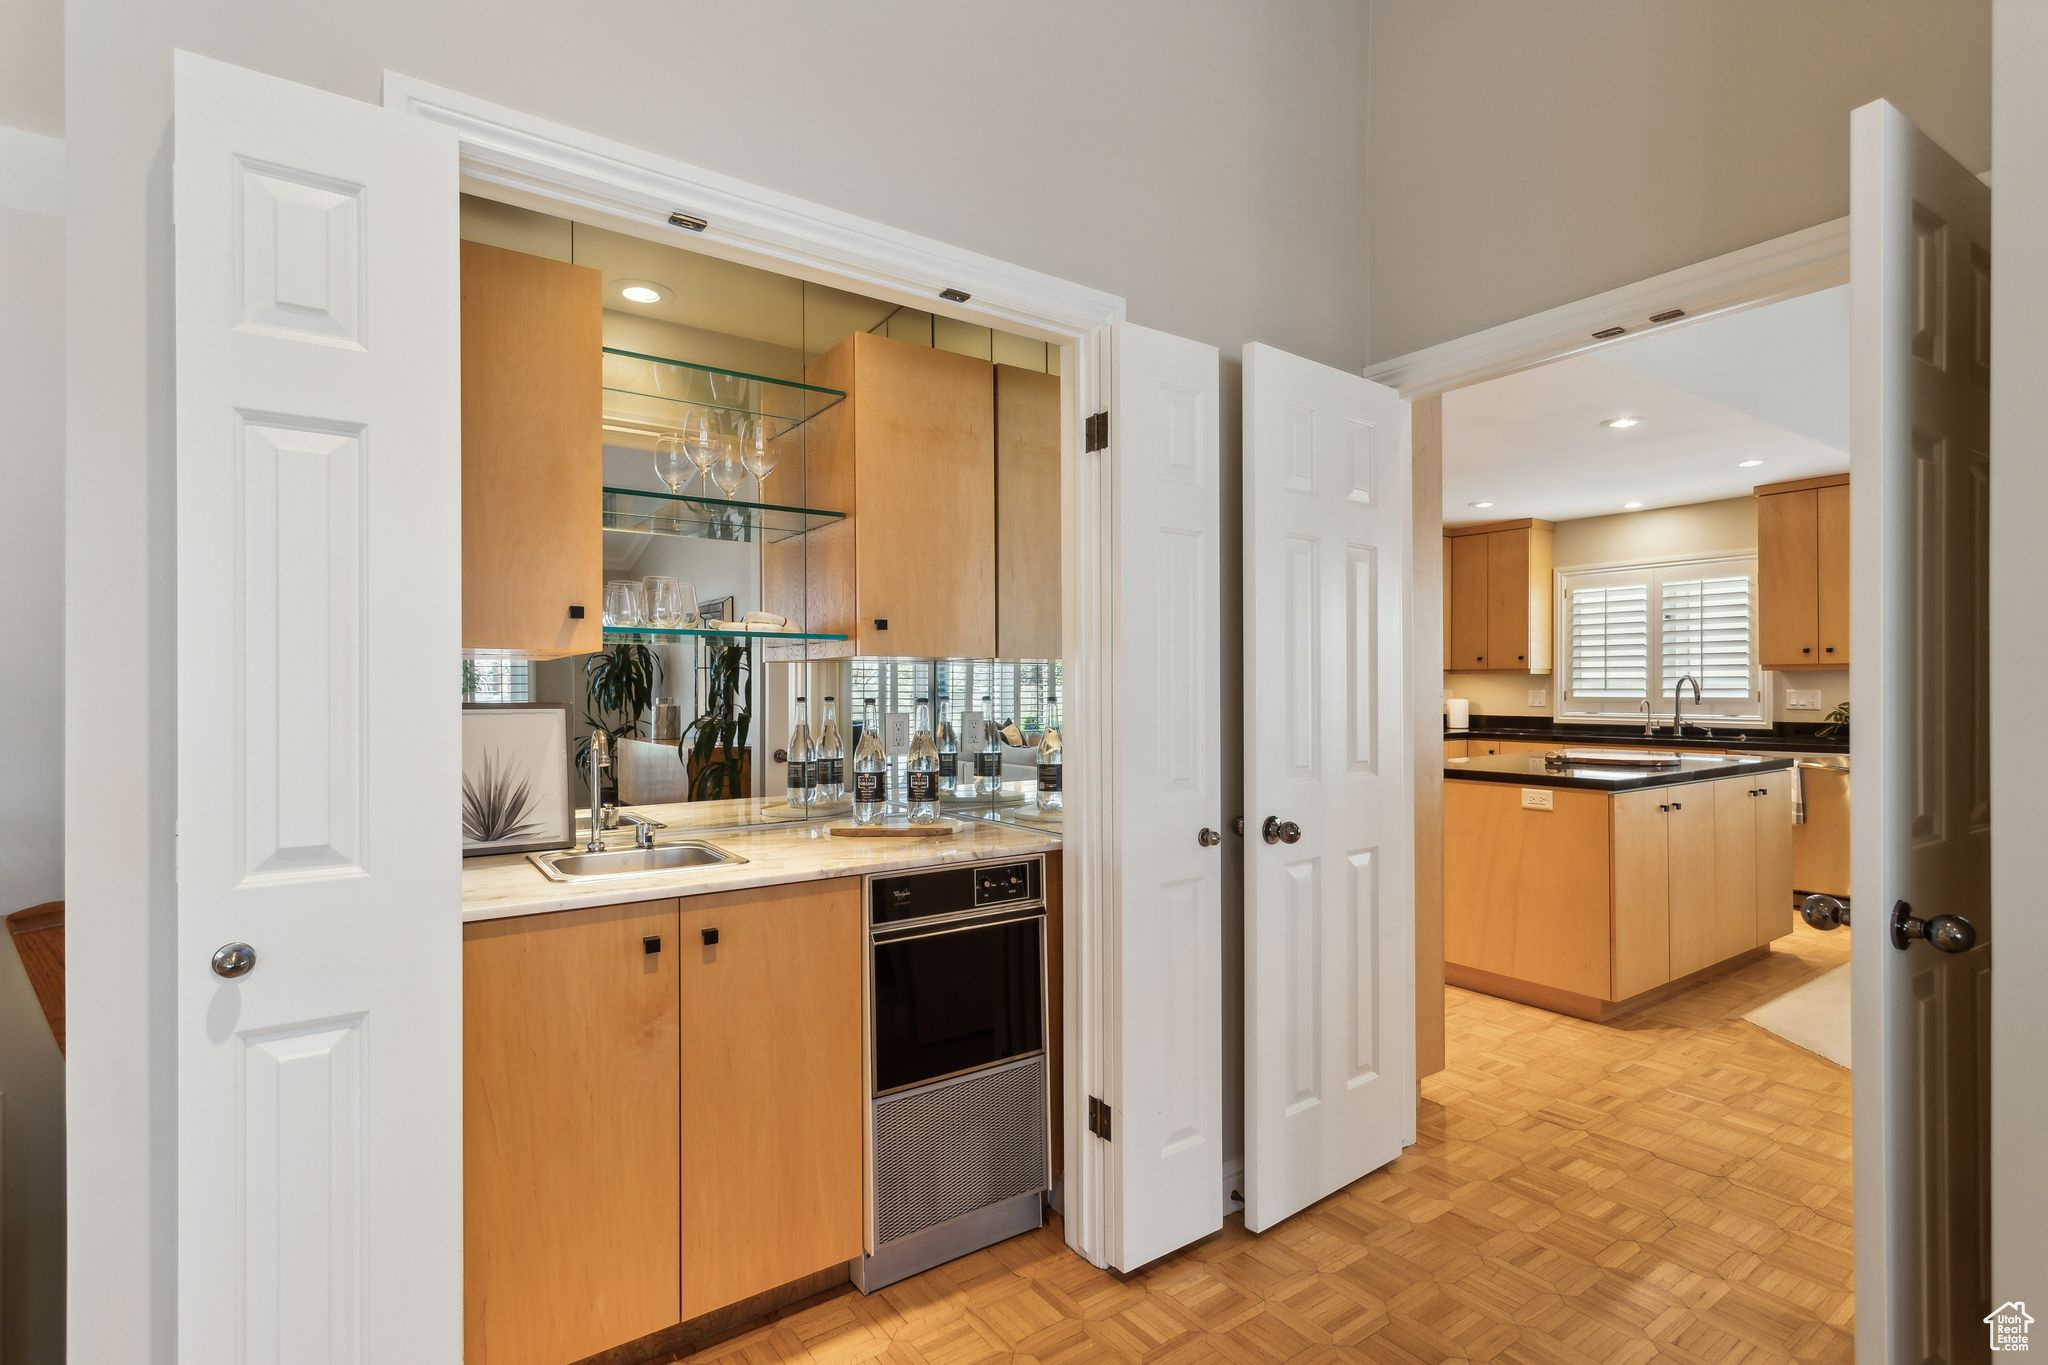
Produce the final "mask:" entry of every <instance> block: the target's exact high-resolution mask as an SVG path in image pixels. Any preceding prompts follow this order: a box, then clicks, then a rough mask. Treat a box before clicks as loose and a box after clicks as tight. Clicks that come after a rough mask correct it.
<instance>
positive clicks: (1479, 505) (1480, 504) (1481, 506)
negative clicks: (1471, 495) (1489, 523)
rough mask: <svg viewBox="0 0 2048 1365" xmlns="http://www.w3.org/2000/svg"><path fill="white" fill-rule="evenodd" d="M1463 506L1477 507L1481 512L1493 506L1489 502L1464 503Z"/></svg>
mask: <svg viewBox="0 0 2048 1365" xmlns="http://www.w3.org/2000/svg"><path fill="white" fill-rule="evenodd" d="M1465 505H1466V506H1467V507H1477V508H1479V509H1480V510H1481V511H1484V510H1485V509H1487V508H1489V507H1491V506H1493V504H1492V503H1490V502H1468V503H1466V504H1465Z"/></svg>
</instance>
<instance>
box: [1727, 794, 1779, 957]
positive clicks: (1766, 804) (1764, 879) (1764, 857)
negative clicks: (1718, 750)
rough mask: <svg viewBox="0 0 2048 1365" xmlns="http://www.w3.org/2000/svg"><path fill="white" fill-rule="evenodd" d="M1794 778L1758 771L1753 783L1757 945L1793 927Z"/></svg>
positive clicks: (1773, 939)
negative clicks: (1754, 791)
mask: <svg viewBox="0 0 2048 1365" xmlns="http://www.w3.org/2000/svg"><path fill="white" fill-rule="evenodd" d="M1792 781H1793V775H1792V774H1791V773H1789V772H1771V773H1759V774H1758V775H1757V778H1756V781H1755V783H1754V784H1753V785H1754V786H1755V788H1756V796H1755V798H1754V800H1753V802H1752V804H1753V805H1754V806H1755V808H1756V902H1755V903H1756V920H1755V926H1756V938H1755V942H1756V943H1757V944H1758V945H1763V944H1767V943H1772V942H1774V941H1776V940H1778V939H1781V938H1784V937H1785V936H1786V935H1788V934H1790V933H1791V932H1792V930H1793V918H1794V913H1793V909H1792V892H1793V876H1792ZM1731 785H1732V784H1731Z"/></svg>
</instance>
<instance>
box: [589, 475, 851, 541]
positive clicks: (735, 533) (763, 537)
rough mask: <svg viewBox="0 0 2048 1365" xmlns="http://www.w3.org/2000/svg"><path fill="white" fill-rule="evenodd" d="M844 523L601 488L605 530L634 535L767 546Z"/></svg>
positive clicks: (815, 513)
mask: <svg viewBox="0 0 2048 1365" xmlns="http://www.w3.org/2000/svg"><path fill="white" fill-rule="evenodd" d="M844 520H846V513H844V512H828V511H826V510H824V509H823V508H819V507H789V506H785V505H783V504H781V503H773V502H746V501H744V500H742V499H738V498H705V497H692V496H691V495H690V494H688V493H666V492H664V493H650V492H648V491H646V490H645V489H640V488H606V489H605V490H604V529H605V530H607V531H626V532H630V533H632V534H634V535H643V536H695V537H697V538H698V539H700V540H730V541H737V542H743V543H744V542H756V543H761V544H772V543H773V542H775V541H778V540H788V539H790V538H792V537H794V536H800V535H804V534H806V533H808V532H811V531H815V530H817V529H818V528H819V527H820V526H830V525H832V524H833V523H834V522H839V521H844Z"/></svg>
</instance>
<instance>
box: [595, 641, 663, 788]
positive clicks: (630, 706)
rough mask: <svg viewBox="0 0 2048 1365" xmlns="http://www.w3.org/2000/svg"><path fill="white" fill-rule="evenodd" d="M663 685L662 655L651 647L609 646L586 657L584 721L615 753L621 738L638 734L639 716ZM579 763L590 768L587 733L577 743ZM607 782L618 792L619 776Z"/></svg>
mask: <svg viewBox="0 0 2048 1365" xmlns="http://www.w3.org/2000/svg"><path fill="white" fill-rule="evenodd" d="M660 686H661V656H660V655H659V654H656V653H655V652H654V650H653V649H652V648H651V647H649V646H647V645H643V644H639V643H636V642H631V641H622V642H620V643H618V644H614V645H609V646H607V647H605V648H604V649H602V650H599V651H598V652H597V653H595V654H592V655H589V656H587V657H586V658H585V659H584V660H583V721H584V724H586V725H588V726H589V727H590V728H591V729H592V730H593V731H595V730H602V731H604V732H605V734H606V736H608V737H609V738H610V740H611V741H612V752H613V753H615V754H616V753H617V752H618V742H619V740H621V739H623V738H628V737H631V738H638V737H639V735H640V717H641V716H642V715H644V714H645V713H646V711H647V708H648V707H650V706H652V705H653V704H654V694H655V691H656V690H657V689H658V688H659V687H660ZM576 766H577V768H578V769H579V770H582V771H585V772H587V771H589V767H590V737H589V736H588V735H586V736H584V738H583V739H582V740H580V741H578V742H577V745H576ZM613 771H614V772H616V771H617V768H616V765H614V769H613ZM608 785H610V786H611V787H612V789H613V791H614V793H616V790H617V779H616V778H614V779H613V781H612V782H611V783H610V784H608Z"/></svg>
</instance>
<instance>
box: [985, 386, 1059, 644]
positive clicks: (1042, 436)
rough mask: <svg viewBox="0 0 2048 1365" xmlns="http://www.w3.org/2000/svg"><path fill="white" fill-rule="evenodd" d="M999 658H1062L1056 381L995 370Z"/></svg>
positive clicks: (997, 626) (1057, 395) (997, 625)
mask: <svg viewBox="0 0 2048 1365" xmlns="http://www.w3.org/2000/svg"><path fill="white" fill-rule="evenodd" d="M995 384H996V507H995V518H996V598H995V614H996V655H997V657H998V658H1004V659H1057V658H1059V657H1060V377H1059V376H1058V375H1056V374H1044V373H1041V372H1040V371H1037V370H1021V369H1018V368H1017V367H1016V366H1014V365H998V366H996V367H995Z"/></svg>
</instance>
